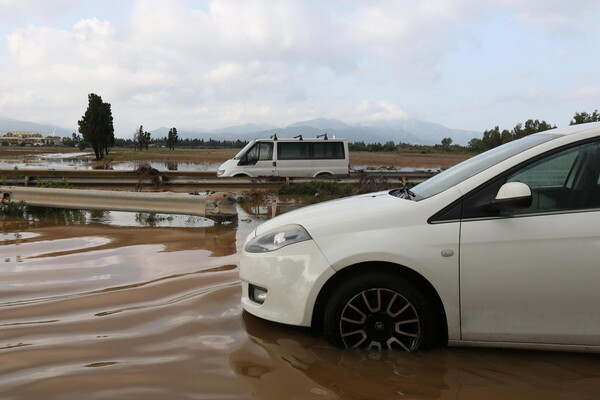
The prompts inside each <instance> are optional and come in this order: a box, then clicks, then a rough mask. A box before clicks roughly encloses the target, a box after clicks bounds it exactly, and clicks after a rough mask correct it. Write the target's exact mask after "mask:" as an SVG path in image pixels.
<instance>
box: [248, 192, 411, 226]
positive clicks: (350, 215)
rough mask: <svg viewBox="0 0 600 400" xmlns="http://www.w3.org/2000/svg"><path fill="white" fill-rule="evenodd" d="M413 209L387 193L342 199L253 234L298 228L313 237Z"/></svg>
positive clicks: (279, 220) (290, 215)
mask: <svg viewBox="0 0 600 400" xmlns="http://www.w3.org/2000/svg"><path fill="white" fill-rule="evenodd" d="M415 205H416V202H415V201H412V200H406V199H402V198H399V197H396V196H392V195H390V194H389V191H385V192H376V193H369V194H364V195H359V196H353V197H345V198H342V199H338V200H332V201H327V202H324V203H319V204H315V205H311V206H307V207H302V208H299V209H297V210H294V211H290V212H288V213H285V214H283V215H280V216H278V217H275V218H273V219H271V220H269V221H267V222H265V223H263V224H262V225H260V226H259V227H258V228H257V229H256V234H257V235H260V234H263V233H265V232H269V231H271V230H274V229H277V228H279V227H281V226H284V225H290V224H298V225H302V226H303V227H304V228H305V229H306V230H307V231H308V232H309V234H311V235H313V234H314V233H317V232H318V231H319V230H320V229H321V228H325V227H329V226H331V225H332V224H339V223H341V222H347V221H348V220H350V219H351V220H353V221H355V222H356V223H360V222H361V221H372V220H373V219H374V218H382V219H384V220H385V219H389V214H390V212H392V210H393V212H394V214H397V212H398V211H399V209H404V208H410V207H414V206H415Z"/></svg>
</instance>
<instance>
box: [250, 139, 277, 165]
mask: <svg viewBox="0 0 600 400" xmlns="http://www.w3.org/2000/svg"><path fill="white" fill-rule="evenodd" d="M272 159H273V143H269V142H259V143H257V144H256V145H255V146H254V147H252V149H250V151H248V162H249V163H251V164H254V163H256V161H268V160H272Z"/></svg>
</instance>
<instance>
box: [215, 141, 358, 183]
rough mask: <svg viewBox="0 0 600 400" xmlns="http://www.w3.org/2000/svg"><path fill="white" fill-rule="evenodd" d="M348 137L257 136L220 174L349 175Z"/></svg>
mask: <svg viewBox="0 0 600 400" xmlns="http://www.w3.org/2000/svg"><path fill="white" fill-rule="evenodd" d="M349 169H350V165H349V156H348V141H347V140H346V139H327V136H325V138H324V139H318V138H317V139H305V138H302V137H301V136H299V137H297V138H294V139H277V136H273V137H272V138H271V139H257V140H253V141H251V142H250V143H248V144H247V145H246V147H244V148H243V149H242V150H241V151H240V152H239V153H238V154H237V155H236V156H235V157H233V158H232V159H231V160H227V161H225V162H224V163H223V165H221V166H220V167H219V170H218V171H217V176H218V177H226V176H251V177H257V176H289V177H332V176H334V175H348V172H349Z"/></svg>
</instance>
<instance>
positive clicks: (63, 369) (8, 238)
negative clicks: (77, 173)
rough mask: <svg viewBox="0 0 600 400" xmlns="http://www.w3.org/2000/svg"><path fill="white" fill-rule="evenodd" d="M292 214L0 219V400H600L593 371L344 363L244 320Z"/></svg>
mask: <svg viewBox="0 0 600 400" xmlns="http://www.w3.org/2000/svg"><path fill="white" fill-rule="evenodd" d="M301 204H302V202H301V201H294V200H293V199H288V200H286V201H285V202H284V203H271V204H269V205H261V206H257V205H252V204H242V205H240V206H239V208H238V212H239V216H240V218H239V222H238V223H237V224H228V225H214V224H213V223H212V222H210V221H203V220H202V219H199V220H185V219H184V217H182V219H176V220H171V221H169V223H168V224H167V223H166V222H165V221H161V223H164V224H163V225H160V224H158V226H157V225H154V226H153V225H151V224H146V223H145V222H144V221H142V220H140V219H139V218H138V219H136V218H135V214H133V213H116V212H93V213H91V212H83V211H74V212H72V213H65V214H64V215H63V216H62V217H60V216H59V217H56V216H54V217H49V216H48V217H36V218H34V219H32V220H23V219H19V220H16V219H11V218H4V219H0V359H1V360H2V362H1V363H0V398H6V399H28V400H29V399H49V398H60V399H67V400H68V399H77V400H80V399H274V400H275V399H277V400H280V399H486V400H487V399H491V400H495V399H507V398H510V399H544V400H554V399H564V400H566V399H597V398H600V362H599V361H600V356H598V355H590V354H569V353H551V352H524V351H512V350H486V349H459V348H448V349H446V348H443V349H438V350H434V351H430V352H426V353H418V354H403V353H391V352H389V353H369V352H366V351H341V350H338V349H335V348H332V347H331V346H329V345H328V344H327V343H326V342H325V341H324V340H323V339H322V338H321V337H320V336H314V335H311V334H309V333H307V332H304V331H302V330H296V329H291V328H289V327H283V326H279V325H276V324H272V323H268V322H265V321H262V320H260V319H257V318H254V317H252V316H250V315H247V314H245V313H243V312H242V309H241V307H240V304H239V302H240V294H241V287H240V284H239V279H238V267H237V266H238V264H239V251H240V250H241V246H242V245H243V243H244V240H245V237H246V236H247V235H248V234H249V233H250V232H251V231H252V230H253V229H254V228H255V227H256V226H257V225H258V224H259V223H260V222H262V221H263V220H265V219H267V218H271V217H272V216H273V215H277V214H280V213H282V212H285V211H287V210H288V209H290V208H293V207H297V206H299V205H301ZM125 214H126V215H125Z"/></svg>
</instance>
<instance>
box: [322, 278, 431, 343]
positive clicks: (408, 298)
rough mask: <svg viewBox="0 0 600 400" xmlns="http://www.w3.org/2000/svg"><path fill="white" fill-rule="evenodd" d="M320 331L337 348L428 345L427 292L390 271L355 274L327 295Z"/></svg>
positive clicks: (429, 326)
mask: <svg viewBox="0 0 600 400" xmlns="http://www.w3.org/2000/svg"><path fill="white" fill-rule="evenodd" d="M324 331H325V336H326V338H327V339H328V341H329V342H330V343H331V344H333V345H334V346H336V347H341V348H358V347H363V348H367V349H375V350H381V349H397V350H404V351H407V352H412V351H415V350H418V349H422V348H426V347H429V346H430V345H431V344H432V342H433V339H434V336H435V335H434V332H435V319H434V316H433V311H432V308H431V306H430V304H429V302H428V301H427V299H426V298H425V296H424V295H423V294H422V293H421V292H419V291H418V289H417V288H416V287H414V286H413V285H411V284H410V283H409V282H407V281H406V280H404V279H403V278H401V277H399V276H397V275H395V274H392V273H389V272H379V273H369V274H368V275H367V276H365V275H355V276H353V277H352V278H350V279H349V280H347V281H345V282H344V283H343V284H342V285H341V286H339V287H338V289H337V290H336V291H335V292H334V294H333V295H332V296H331V298H330V300H329V302H328V303H327V307H326V309H325V314H324Z"/></svg>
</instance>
